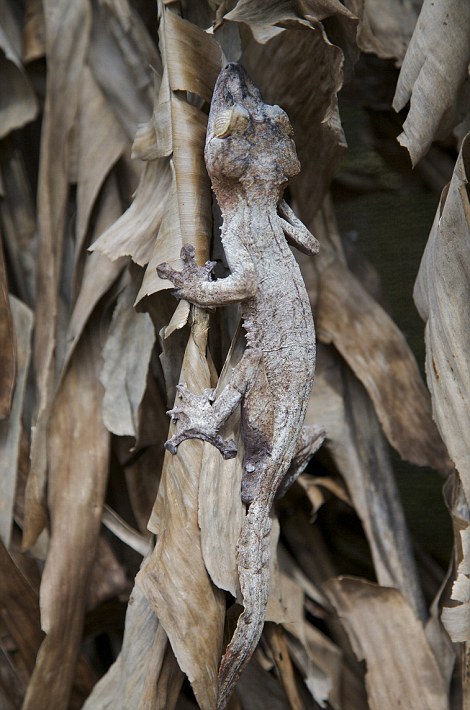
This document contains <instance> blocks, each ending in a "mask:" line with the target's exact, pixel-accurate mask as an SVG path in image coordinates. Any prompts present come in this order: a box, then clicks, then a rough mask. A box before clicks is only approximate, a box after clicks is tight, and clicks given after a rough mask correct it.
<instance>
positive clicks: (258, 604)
mask: <svg viewBox="0 0 470 710" xmlns="http://www.w3.org/2000/svg"><path fill="white" fill-rule="evenodd" d="M269 509H270V506H269V504H268V505H267V504H266V502H264V503H263V502H261V501H254V502H253V503H251V504H250V507H249V508H248V513H247V515H246V517H245V520H244V523H243V527H242V530H241V533H240V538H239V540H238V546H237V562H238V572H239V576H240V587H241V592H242V597H243V604H244V607H245V608H244V611H243V612H242V614H241V615H240V617H239V619H238V623H237V627H236V629H235V632H234V634H233V637H232V640H231V641H230V643H229V645H228V646H227V649H226V651H225V655H224V656H223V658H222V661H221V664H220V669H219V680H218V683H219V692H218V701H217V710H223V708H225V706H226V704H227V702H228V701H229V699H230V696H231V695H232V693H233V691H234V689H235V686H236V684H237V682H238V679H239V677H240V675H241V673H242V672H243V670H244V669H245V667H246V666H247V664H248V662H249V660H250V658H251V656H252V655H253V652H254V650H255V648H256V646H257V644H258V641H259V639H260V637H261V633H262V631H263V625H264V618H265V613H266V605H267V603H268V595H269V576H270V557H271V554H270V539H269V533H270V531H271V518H270V516H269Z"/></svg>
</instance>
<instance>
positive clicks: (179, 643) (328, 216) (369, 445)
mask: <svg viewBox="0 0 470 710" xmlns="http://www.w3.org/2000/svg"><path fill="white" fill-rule="evenodd" d="M421 5H422V7H421ZM405 6H406V7H405ZM1 8H2V12H1V16H2V28H1V32H0V50H1V52H0V55H1V56H0V80H1V86H2V101H1V102H0V355H1V368H0V420H1V421H0V474H1V475H0V538H1V543H0V608H1V615H0V618H1V621H0V650H1V653H0V707H1V708H5V709H6V710H10V709H11V710H15V709H16V708H21V707H23V708H27V709H28V710H33V709H34V710H37V709H38V708H54V709H55V710H65V709H66V708H78V707H86V708H88V709H89V710H100V709H104V708H113V710H114V709H116V708H122V710H124V709H125V708H126V709H127V708H140V709H141V710H156V709H157V708H158V709H161V710H171V708H190V707H196V706H199V707H201V708H205V709H207V710H210V709H212V708H214V707H215V703H216V693H217V686H216V683H217V670H218V664H219V662H220V657H221V655H222V653H223V649H224V646H225V644H226V642H227V640H228V639H229V638H230V636H231V633H232V632H233V628H234V627H235V624H236V618H237V616H238V614H239V613H240V607H239V602H240V590H239V584H238V578H237V570H236V563H235V559H236V552H235V546H236V541H237V537H238V534H239V531H240V526H241V520H242V516H243V507H242V504H241V501H240V497H239V487H240V477H241V460H242V450H243V443H242V442H241V441H240V437H239V431H238V419H237V416H236V415H234V416H233V417H232V419H231V420H230V421H229V422H228V423H227V425H226V427H225V430H224V431H223V432H222V433H223V435H224V437H227V438H230V437H233V438H235V439H237V440H238V445H239V454H238V456H237V458H235V459H233V460H230V461H223V460H222V458H221V457H220V455H219V453H218V452H217V451H215V450H214V449H213V448H211V447H210V446H209V445H207V444H203V443H202V442H200V441H187V442H185V443H184V444H183V445H182V446H181V451H180V453H179V454H178V456H177V457H172V456H171V455H170V454H169V453H168V452H167V453H166V454H164V452H163V443H164V441H165V440H166V438H167V436H168V429H169V422H168V419H167V417H166V416H165V411H166V409H167V408H169V406H171V405H172V403H173V400H174V398H175V385H176V384H177V383H178V381H179V380H180V379H183V380H184V381H185V382H186V383H187V384H188V385H189V386H190V388H191V389H193V390H195V391H200V390H202V389H203V388H205V387H213V386H216V384H217V379H218V375H219V374H220V373H221V382H223V379H224V378H225V377H226V376H227V372H229V370H230V367H231V364H232V363H233V362H236V361H237V359H239V357H240V349H241V348H242V347H243V343H242V341H241V339H240V337H239V332H238V312H237V310H236V308H232V307H230V308H227V309H224V312H217V313H213V314H208V313H207V312H204V311H201V310H198V309H196V308H192V309H191V311H190V309H189V307H188V305H187V304H185V303H184V302H182V303H181V304H180V305H179V306H178V307H177V308H176V302H175V301H174V299H173V298H172V296H171V294H170V293H169V291H168V289H169V287H170V284H169V283H168V282H165V281H162V280H161V279H160V278H159V277H158V275H157V273H156V271H155V265H156V264H158V263H161V262H168V263H170V264H173V265H176V268H179V267H180V257H179V254H180V248H181V246H182V245H183V244H186V243H191V244H194V245H195V247H196V253H197V258H198V259H199V260H200V261H204V260H205V259H207V258H209V257H210V258H215V259H218V260H219V262H220V265H219V267H218V268H220V270H221V271H220V273H221V274H222V273H223V253H222V249H221V246H220V239H219V226H220V219H219V216H218V213H217V209H215V208H214V205H213V201H212V198H211V191H210V183H209V180H208V177H207V174H206V171H205V166H204V162H203V153H202V148H203V143H204V135H205V126H206V121H207V113H208V106H209V103H210V99H211V93H212V87H213V84H214V81H215V78H216V76H217V73H218V71H219V68H220V66H221V65H222V63H223V62H224V61H225V60H227V59H228V60H238V61H241V62H242V63H243V64H244V65H245V66H246V67H247V69H248V70H249V71H250V72H251V73H252V75H253V78H254V79H255V81H256V82H257V84H258V85H259V87H260V89H261V91H262V93H263V95H264V98H265V100H267V101H269V102H273V103H274V102H276V103H279V104H280V105H281V106H282V107H283V108H285V109H286V111H287V112H288V114H289V116H290V118H291V120H292V123H293V126H294V129H295V134H296V143H297V146H298V151H299V156H300V159H301V162H302V167H303V169H302V173H301V174H300V176H299V177H298V178H296V180H295V181H294V182H293V184H292V186H291V188H290V190H289V194H288V196H287V197H288V199H289V201H290V202H291V204H292V205H293V207H294V208H295V210H296V212H297V214H298V215H299V216H300V217H301V218H302V219H303V221H304V222H305V223H306V224H307V225H308V227H309V229H311V231H312V232H313V233H314V234H315V235H316V236H317V238H318V239H319V240H320V243H321V251H320V255H319V256H318V257H317V258H316V260H312V259H311V258H310V257H306V256H303V255H298V258H299V262H300V264H301V268H302V270H303V274H304V279H305V282H306V285H307V288H308V291H309V294H310V298H311V305H312V308H313V311H314V315H315V318H316V323H317V329H318V351H319V352H318V363H317V374H316V383H315V385H314V389H313V393H312V397H311V400H310V402H309V407H308V413H307V423H310V424H315V425H322V426H324V428H325V429H326V432H327V438H326V441H325V444H324V446H323V447H322V449H321V450H320V451H319V453H318V454H317V455H316V457H315V459H314V460H313V461H312V462H311V463H310V464H309V467H308V468H307V470H306V472H305V473H304V474H303V477H302V479H301V480H300V482H299V483H297V484H295V485H294V487H293V488H292V489H291V490H290V491H289V492H288V494H287V496H286V498H285V499H283V500H281V501H279V503H278V505H277V506H276V509H275V511H274V512H273V515H274V516H275V520H274V523H273V532H272V570H271V577H272V584H271V590H270V600H269V604H268V613H267V619H268V621H267V623H266V626H265V631H264V634H263V637H262V639H261V642H260V644H259V646H258V649H257V651H256V653H255V655H254V657H253V659H252V661H251V663H250V665H249V667H248V669H247V671H246V673H245V674H244V675H243V676H242V678H241V680H240V683H239V686H238V688H237V691H236V697H234V698H233V700H232V707H234V708H236V707H240V708H250V710H252V709H253V708H258V707H259V708H264V707H267V706H268V705H269V706H271V707H275V708H289V707H290V708H296V709H297V708H316V707H319V706H320V707H330V708H334V710H339V709H340V708H344V709H345V710H346V709H348V708H354V710H360V709H361V708H364V709H365V708H367V707H370V708H379V707H381V708H388V707H390V708H391V707H398V706H400V707H413V708H418V707H426V708H436V709H437V708H439V709H440V708H443V709H444V708H448V707H451V708H454V707H455V708H458V707H461V706H462V705H463V706H464V707H467V706H468V704H469V703H470V685H469V683H468V676H467V674H465V673H462V671H461V668H463V667H465V666H466V664H468V654H469V652H470V651H469V642H470V601H469V600H470V587H469V585H470V581H469V580H470V533H469V530H470V527H469V521H470V508H469V503H468V501H469V500H470V450H469V437H468V432H467V429H468V421H469V418H470V412H469V402H470V378H469V368H468V353H469V351H470V342H469V335H468V333H469V332H470V328H469V324H470V306H469V304H470V256H469V254H470V243H469V240H470V206H469V189H468V171H469V169H470V167H469V166H470V163H469V161H470V153H469V144H468V139H465V138H464V136H465V133H466V131H467V130H468V129H469V127H470V118H469V116H470V112H469V96H470V94H469V91H468V67H469V60H470V53H469V49H468V48H469V46H470V44H469V32H470V29H469V28H470V10H469V5H468V2H467V1H466V0H459V1H458V2H455V0H452V2H451V0H443V1H442V2H431V1H430V0H424V2H423V3H421V2H419V0H414V1H413V0H410V1H409V2H407V3H402V2H398V0H393V1H390V2H386V3H385V2H383V1H382V0H346V1H345V2H344V3H341V2H339V0H305V1H303V2H300V1H295V0H288V1H286V0H283V1H282V2H280V1H276V0H262V1H260V0H257V1H256V2H255V1H254V0H238V2H237V1H236V0H223V1H219V0H212V1H211V2H209V1H207V2H206V0H196V1H194V2H183V3H181V6H180V4H179V3H175V2H164V1H163V0H159V1H158V3H157V13H155V8H154V4H153V3H151V2H147V1H146V0H144V1H143V2H140V3H131V2H128V0H121V1H120V2H117V1H116V0H106V1H105V0H98V2H95V3H90V2H89V1H88V0H76V1H75V2H68V0H59V2H57V1H56V2H52V0H43V2H42V3H41V2H40V0H25V2H23V3H16V2H14V0H3V2H2V3H1ZM361 52H365V53H368V54H367V55H364V54H362V55H361ZM377 57H379V58H380V60H378V59H377ZM397 67H401V69H400V70H399V69H398V68H397ZM351 81H352V82H353V83H352V84H351V83H349V84H348V82H351ZM343 86H344V96H345V99H344V102H343V103H341V101H342V100H340V103H339V108H338V94H339V92H340V91H341V89H342V87H343ZM348 86H353V87H354V89H353V90H352V91H350V93H349V94H348ZM378 87H379V88H378ZM394 94H395V98H394V99H393V95H394ZM348 96H349V99H348ZM351 96H353V99H351ZM348 100H349V101H351V100H353V102H355V104H354V105H355V106H356V107H357V106H360V107H363V106H364V105H366V106H367V107H368V108H369V110H370V111H371V112H372V114H374V111H375V112H376V113H375V115H379V111H380V112H381V113H380V117H381V119H382V122H381V123H380V122H379V123H380V125H381V128H380V129H377V122H376V124H374V123H373V122H372V123H371V124H370V125H369V124H368V125H367V126H365V125H364V126H362V127H361V131H362V133H363V135H365V136H366V138H365V140H366V142H368V143H369V144H372V143H373V141H375V145H376V146H377V145H378V146H379V148H378V149H377V151H378V152H380V155H381V156H382V158H380V159H381V160H385V161H387V160H392V162H393V160H395V162H396V163H398V164H399V166H400V167H399V170H400V171H401V175H402V177H403V176H404V177H403V181H404V183H403V184H405V185H411V184H412V183H413V181H414V183H413V184H417V182H419V181H420V180H421V178H422V177H423V176H424V179H425V180H427V184H430V185H431V186H435V185H436V184H440V185H443V184H445V182H446V180H447V175H448V166H449V164H451V161H452V160H453V159H454V157H455V155H457V154H458V159H457V161H456V162H455V169H454V171H453V175H452V179H451V181H450V184H449V185H448V186H447V187H446V188H445V189H444V191H443V193H442V196H441V199H440V202H439V196H438V195H437V194H433V196H432V199H433V200H434V203H435V209H436V210H437V213H436V219H435V221H434V224H433V226H432V229H431V232H430V235H429V240H428V243H427V246H426V248H425V250H424V253H423V255H422V261H421V265H420V267H419V272H418V269H417V267H416V269H415V275H416V276H417V279H416V286H415V293H414V298H415V302H416V306H417V308H418V311H419V313H420V315H421V317H422V318H423V320H424V322H425V335H424V339H425V346H426V382H427V388H426V386H425V383H424V381H423V379H422V377H421V375H420V370H419V367H418V365H417V363H416V360H415V356H414V355H413V354H412V352H411V349H410V346H409V344H408V341H407V338H406V337H405V335H404V334H403V333H402V332H401V331H400V329H399V327H398V325H397V324H396V323H395V322H394V321H393V319H392V317H391V316H390V314H389V313H388V312H387V309H386V307H385V306H384V300H383V298H382V296H381V294H380V292H379V289H378V283H379V280H380V279H379V277H378V275H377V272H376V271H375V270H374V269H373V267H371V265H370V264H369V263H368V262H367V261H366V260H365V259H364V258H363V257H362V256H361V254H360V253H359V252H358V251H357V250H356V249H355V248H353V247H351V243H350V242H348V241H347V239H344V234H343V235H341V234H340V229H339V228H338V224H337V220H336V217H335V210H337V212H338V214H339V212H340V211H341V210H340V207H341V201H342V200H344V199H349V200H350V202H351V203H352V204H353V205H356V208H355V209H356V211H357V214H359V211H360V210H370V211H372V210H374V209H376V208H375V207H374V202H373V200H372V197H373V194H376V193H377V191H380V190H382V191H385V192H386V191H387V190H388V191H389V192H390V190H392V191H393V189H396V188H394V186H393V185H392V186H391V187H390V184H387V183H386V182H382V183H380V180H381V179H382V178H381V177H380V176H379V177H377V174H374V173H373V172H372V173H371V172H370V171H369V172H367V168H366V169H365V170H364V167H363V166H361V165H359V166H358V165H357V164H356V165H355V164H354V161H353V162H352V163H349V164H346V166H343V167H341V160H343V159H344V154H345V151H346V139H345V135H344V132H343V127H342V124H341V121H342V118H343V115H342V110H343V107H345V114H344V115H345V116H346V117H347V108H348V105H350V104H348ZM392 101H393V106H394V107H395V109H397V110H402V109H403V108H404V107H405V106H406V104H407V102H408V101H410V108H409V111H408V114H407V116H406V118H405V116H404V115H401V116H400V119H399V120H398V119H397V118H396V117H394V114H393V112H392ZM361 110H362V108H361ZM402 114H404V112H402ZM362 115H364V113H363V114H362ZM402 121H404V122H403V126H402V128H401V123H402ZM398 124H400V127H399V128H398V130H397V129H396V127H397V125H398ZM374 125H375V127H374ZM390 125H393V131H392V133H393V135H391V133H390V132H388V133H387V130H388V129H387V126H390ZM401 130H402V133H401V135H400V136H399V141H400V143H401V144H402V145H403V146H405V147H406V148H407V149H408V151H409V155H410V156H411V159H412V162H413V164H417V166H418V167H417V169H418V171H419V172H418V173H415V174H414V176H411V173H410V167H409V164H408V163H407V162H406V161H407V156H405V151H404V149H398V147H397V143H396V139H395V136H396V134H397V133H399V132H400V131H401ZM436 141H440V142H439V143H438V144H437V145H436ZM350 147H351V155H354V150H355V144H354V136H353V138H352V141H351V146H350ZM398 151H400V152H398ZM377 154H378V153H376V155H377ZM393 156H395V157H393ZM347 165H349V166H350V167H349V168H348V167H347ZM351 165H352V168H351ZM335 175H336V179H334V178H335ZM426 176H427V177H426ZM379 183H380V184H379ZM332 187H333V192H332V194H333V197H334V200H332V198H331V196H330V191H331V189H332ZM342 190H343V192H342ZM347 191H349V193H348V195H347V197H344V194H346V192H347ZM364 194H365V195H366V198H367V199H368V200H370V203H369V202H367V201H365V200H364ZM421 194H423V193H421ZM423 199H424V198H423ZM426 199H429V195H428V197H427V198H426ZM417 211H418V210H417ZM380 219H382V220H385V216H384V215H380V214H379V215H378V217H377V219H376V220H375V221H374V222H373V224H374V225H375V227H374V229H375V230H376V233H375V240H376V241H377V242H380V241H381V240H382V239H383V238H384V237H383V236H382V234H381V233H380V229H381V227H380V224H381V222H380ZM389 221H390V220H389ZM419 228H420V227H418V226H417V227H416V229H417V230H418V229H419ZM421 229H422V228H421ZM396 231H397V237H396V241H395V243H396V244H398V247H397V248H398V251H400V249H401V246H400V245H399V241H398V240H399V239H400V238H401V236H400V232H399V229H398V227H397V230H396ZM384 276H385V277H386V276H387V274H386V272H385V271H384ZM408 300H409V306H408V307H409V309H411V308H412V304H411V299H408ZM209 323H210V327H209ZM231 343H233V345H232V348H231V349H229V348H230V344H231ZM224 362H225V365H224ZM170 435H171V428H170ZM390 447H392V448H393V449H394V450H395V452H397V453H398V455H399V456H401V457H402V458H403V459H406V460H408V461H409V462H412V463H413V464H415V465H420V466H422V465H425V466H428V467H431V468H433V469H435V470H437V471H439V473H440V475H441V476H449V478H448V479H447V482H446V489H445V495H446V502H447V505H448V509H449V512H450V517H451V519H452V523H453V529H454V536H455V538H454V540H455V545H454V555H453V560H452V562H453V565H452V566H451V569H450V571H449V575H450V576H449V578H448V580H449V583H448V584H446V578H445V570H444V569H443V566H442V565H443V563H444V562H445V560H442V559H441V560H440V561H439V562H436V560H434V559H433V558H432V554H433V553H432V552H431V551H430V550H429V549H426V546H424V548H423V546H422V545H421V546H419V545H418V546H415V551H416V550H417V551H418V553H419V554H418V558H417V561H415V559H414V555H413V539H412V538H411V537H410V534H409V532H408V530H407V526H406V519H405V515H404V513H403V508H402V501H401V498H400V495H399V493H398V490H397V485H396V481H395V476H394V469H396V467H397V466H398V463H397V461H398V457H397V456H396V455H395V454H393V455H391V448H390ZM449 474H450V475H449ZM410 475H415V473H414V474H410ZM432 476H433V474H432V473H431V472H430V471H428V472H427V473H426V474H424V473H423V474H422V480H423V481H426V480H427V479H426V477H430V478H429V480H434V481H435V480H436V476H435V474H434V478H432ZM425 486H426V483H425V482H423V490H424V488H425ZM467 496H469V498H467ZM426 505H427V504H426V503H425V502H423V503H422V504H421V507H422V510H423V513H422V515H423V517H428V518H432V513H431V512H428V510H427V509H426ZM276 516H279V523H278V522H277V519H276ZM431 524H432V523H431ZM431 530H432V532H431V534H432V535H435V536H436V537H439V536H440V535H441V531H440V530H439V529H434V528H432V529H431ZM142 558H144V559H142ZM139 568H140V571H139ZM347 575H350V576H347ZM351 575H353V576H351ZM234 599H235V602H234V603H232V602H233V600H234ZM237 600H238V602H237ZM227 607H228V609H227ZM452 642H454V643H452ZM456 659H458V660H460V661H461V663H456ZM362 662H364V663H362ZM364 668H365V673H364ZM100 676H101V677H100ZM185 678H187V679H189V683H184V681H185Z"/></svg>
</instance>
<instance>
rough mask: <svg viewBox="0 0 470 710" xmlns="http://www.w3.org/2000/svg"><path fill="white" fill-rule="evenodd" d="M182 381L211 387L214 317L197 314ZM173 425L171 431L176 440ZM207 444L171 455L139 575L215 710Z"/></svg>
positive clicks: (220, 621)
mask: <svg viewBox="0 0 470 710" xmlns="http://www.w3.org/2000/svg"><path fill="white" fill-rule="evenodd" d="M193 314H194V316H193V318H194V320H193V323H192V327H191V333H190V337H189V340H188V345H187V348H186V352H185V356H184V361H183V366H182V371H181V380H180V381H182V382H185V384H186V385H187V386H188V388H189V389H190V390H191V391H193V392H198V391H200V390H201V389H204V388H205V387H209V386H210V372H209V368H208V365H207V361H206V355H205V352H206V344H207V329H208V321H207V314H204V313H203V312H202V311H200V310H199V309H193ZM172 427H173V425H171V427H170V435H171V433H172V431H171V429H172ZM202 446H203V445H202V442H200V441H197V440H189V441H184V442H183V443H182V444H181V445H180V446H179V449H178V455H177V456H172V455H171V454H170V453H169V452H166V455H165V460H164V464H163V473H162V481H161V484H160V487H159V491H158V496H157V501H156V505H155V507H156V513H155V514H154V519H156V520H158V539H157V544H156V546H155V550H154V551H153V553H152V554H151V556H150V557H149V558H148V560H147V562H146V564H145V565H144V566H143V568H142V569H141V571H140V572H139V575H138V577H137V583H138V584H139V585H141V586H142V588H143V590H144V592H145V595H146V596H147V598H148V600H149V602H150V605H151V608H152V609H153V610H154V611H155V613H156V614H157V616H158V618H159V620H160V622H161V624H162V626H163V628H164V629H165V631H166V633H167V635H168V637H169V639H170V643H171V646H172V649H173V651H174V653H175V656H176V658H177V660H178V663H179V666H180V668H181V669H182V670H183V671H184V672H185V673H186V675H187V676H188V678H189V680H190V682H191V685H192V687H193V690H194V693H195V695H196V698H197V701H198V703H199V706H200V707H201V708H205V709H207V710H209V708H214V707H215V704H216V698H217V672H218V665H219V660H220V655H221V651H222V633H223V625H224V616H225V595H224V594H223V593H222V592H221V591H220V590H218V589H217V588H216V587H214V585H213V584H212V582H211V581H210V578H209V575H208V573H207V570H206V568H205V565H204V560H203V556H202V550H201V535H200V530H199V525H198V504H199V490H198V489H199V478H200V472H201V462H202Z"/></svg>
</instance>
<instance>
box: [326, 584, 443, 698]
mask: <svg viewBox="0 0 470 710" xmlns="http://www.w3.org/2000/svg"><path fill="white" fill-rule="evenodd" d="M326 589H327V591H328V595H329V598H330V601H331V603H332V604H333V606H334V607H335V609H336V611H337V613H338V615H339V617H340V620H341V622H342V623H343V625H344V628H345V629H346V631H347V633H348V636H349V639H350V641H351V644H352V647H353V649H354V652H355V654H356V656H357V658H358V659H359V660H365V662H366V665H367V673H366V687H367V695H368V700H369V707H370V710H380V709H382V708H397V707H408V708H426V710H428V709H429V710H447V709H448V707H449V704H448V687H447V684H446V682H445V681H444V679H443V677H442V675H441V672H440V668H439V665H438V662H437V661H436V658H435V657H434V655H433V653H432V651H431V648H430V646H429V644H428V642H427V639H426V636H425V634H424V629H423V627H422V625H421V623H420V622H419V621H418V620H417V619H416V617H415V615H414V613H413V611H412V609H411V607H410V606H409V605H408V603H407V602H406V601H405V599H404V597H403V596H402V595H401V594H400V592H399V591H398V590H397V589H391V588H385V587H379V586H377V585H376V584H372V583H371V582H366V581H365V580H362V579H354V578H352V577H339V578H337V579H334V580H331V581H330V582H328V583H327V585H326Z"/></svg>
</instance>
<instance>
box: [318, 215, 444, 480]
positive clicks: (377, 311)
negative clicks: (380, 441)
mask: <svg viewBox="0 0 470 710" xmlns="http://www.w3.org/2000/svg"><path fill="white" fill-rule="evenodd" d="M326 219H327V220H328V224H329V228H330V229H331V230H335V229H336V227H335V224H334V217H333V215H332V212H331V209H330V208H328V209H327V211H326ZM320 220H321V217H320V218H319V220H317V222H316V224H317V225H318V229H317V233H318V232H320V230H321V227H320V224H321V222H320ZM332 220H333V221H332ZM325 238H326V239H325V240H323V241H322V242H321V243H322V246H323V245H324V246H325V248H324V249H323V254H322V252H320V254H319V256H318V259H317V263H318V265H319V270H320V283H319V301H318V306H317V310H316V324H317V334H318V339H319V340H320V341H321V342H323V343H333V345H334V346H335V347H336V349H337V350H338V351H339V352H340V353H341V355H342V357H343V358H344V359H345V361H346V362H347V363H348V365H349V366H350V368H351V369H352V371H353V372H354V374H355V375H356V377H357V378H358V379H359V380H360V381H361V382H362V384H363V385H364V387H365V388H366V390H367V392H368V394H369V396H370V398H371V400H372V402H373V403H374V407H375V411H376V412H377V416H378V418H379V421H380V423H381V425H382V428H383V430H384V433H385V435H386V437H387V439H388V440H389V442H390V443H391V445H392V446H393V447H394V448H395V449H396V450H397V451H398V452H399V454H400V455H401V456H402V457H403V458H404V459H406V460H408V461H412V462H413V463H416V464H418V465H420V466H426V465H428V466H432V467H433V468H437V469H439V470H441V471H448V470H449V466H450V464H449V460H448V457H447V453H446V450H445V447H444V446H443V444H442V442H441V440H440V438H439V434H438V432H437V430H436V426H435V424H434V422H433V420H432V416H431V402H430V399H429V394H428V392H427V391H426V387H425V386H424V383H423V381H422V379H421V375H420V373H419V370H418V366H417V364H416V360H415V358H414V356H413V354H412V352H411V350H410V347H409V345H408V344H407V342H406V340H405V337H404V335H403V334H402V333H401V331H400V330H399V328H398V327H397V326H396V325H395V323H394V322H393V321H392V319H391V318H390V316H389V315H388V314H387V313H386V312H385V311H384V309H383V308H382V307H381V306H380V305H379V304H378V303H377V302H376V301H375V300H374V299H373V297H372V296H371V295H370V294H369V293H368V292H367V291H366V290H365V289H364V288H363V287H362V285H361V284H360V283H359V281H358V280H357V279H356V278H355V277H354V276H353V274H352V273H351V271H349V269H348V268H347V266H346V265H345V263H344V261H343V259H344V257H343V256H342V255H341V254H340V258H338V257H337V256H336V254H335V255H333V253H332V249H331V244H330V246H329V247H328V246H327V244H326V240H328V236H327V233H326V232H325ZM333 251H334V250H333Z"/></svg>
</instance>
